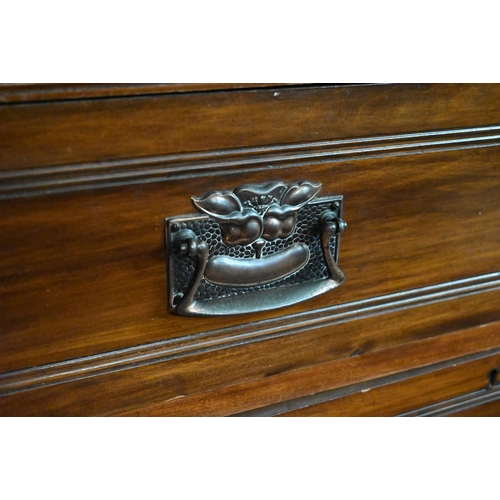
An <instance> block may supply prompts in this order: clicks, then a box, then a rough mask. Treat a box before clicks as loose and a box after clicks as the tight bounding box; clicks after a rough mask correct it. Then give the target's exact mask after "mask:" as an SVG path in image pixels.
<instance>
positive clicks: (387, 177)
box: [0, 84, 500, 415]
mask: <svg viewBox="0 0 500 500" xmlns="http://www.w3.org/2000/svg"><path fill="white" fill-rule="evenodd" d="M2 92H3V93H2ZM2 96H3V97H5V96H7V101H9V99H10V103H6V102H7V101H4V104H0V141H1V142H0V143H1V145H2V147H0V213H1V214H2V217H0V340H1V342H2V356H1V357H0V414H1V415H279V414H283V413H286V412H288V411H289V410H290V409H291V408H300V411H304V412H306V413H307V412H312V413H311V414H314V412H317V414H330V413H329V412H330V411H332V412H335V411H337V410H338V409H339V408H340V409H342V411H344V412H347V413H349V412H351V411H352V414H396V413H401V412H403V413H404V412H406V413H408V412H411V411H413V412H414V413H415V412H417V413H418V412H419V411H420V412H421V413H422V412H423V413H425V412H428V413H432V411H433V410H432V409H433V408H434V406H433V403H434V402H436V401H439V402H440V403H439V404H442V405H444V406H445V407H446V405H452V402H453V401H457V397H458V398H465V400H467V401H468V399H470V400H471V401H473V403H474V404H476V403H477V404H479V403H480V397H479V396H478V394H482V393H481V391H483V392H484V391H486V389H481V387H482V386H481V384H483V383H484V380H483V379H484V377H483V375H484V374H483V371H484V369H485V367H486V365H488V366H490V365H491V366H493V365H494V364H495V363H497V357H498V355H499V352H500V327H499V325H500V311H499V310H498V307H497V304H498V302H499V300H500V268H499V265H498V263H499V257H500V245H499V244H500V232H499V231H498V223H497V221H498V220H500V198H499V197H498V192H499V188H500V176H499V175H498V167H499V163H500V111H499V108H498V106H496V102H497V101H498V97H500V85H470V84H467V85H461V84H460V85H392V84H391V85H364V86H356V85H350V86H290V87H286V86H283V87H281V88H271V87H267V84H266V85H265V86H264V87H263V88H260V89H257V88H256V89H252V90H248V89H241V88H235V87H234V86H233V87H231V88H225V87H224V85H223V86H220V87H216V86H210V85H208V86H207V87H197V86H196V85H194V86H191V87H190V86H187V87H186V86H177V85H175V84H174V85H172V86H170V87H168V86H163V87H162V86H155V85H154V84H153V85H148V84H145V85H135V86H134V85H130V86H116V85H109V86H106V85H104V86H100V87H99V86H87V85H86V86H82V87H71V86H69V87H68V86H59V87H57V86H51V85H49V86H47V87H45V86H43V85H41V86H38V87H36V86H35V87H29V86H28V87H23V86H22V85H21V86H18V87H16V86H15V85H14V86H11V87H9V86H4V87H3V88H2V87H0V98H3V97H2ZM96 97H99V98H96ZM61 99H62V100H61ZM0 100H1V99H0ZM16 100H17V102H14V101H16ZM270 179H283V180H284V181H289V182H290V181H297V180H301V179H309V180H311V181H313V182H322V183H323V190H322V194H323V195H330V194H332V195H333V194H342V195H344V200H345V213H344V217H345V219H346V220H347V222H348V223H349V227H348V229H347V231H346V232H345V233H344V234H343V235H342V237H341V250H340V266H341V267H342V269H343V271H344V272H345V273H346V275H347V282H346V283H345V284H344V285H342V286H341V287H340V288H338V289H336V290H334V291H332V292H331V293H327V294H325V295H323V296H320V297H316V298H315V299H314V300H311V301H308V302H304V303H302V304H297V305H295V306H291V307H287V308H284V309H282V310H275V311H268V312H256V313H253V314H248V315H243V316H227V317H224V318H186V317H179V316H177V315H175V314H172V313H169V312H168V311H167V309H166V291H165V286H166V282H165V255H164V241H163V240H164V234H163V221H164V218H165V217H169V216H175V215H181V214H184V213H190V212H193V211H194V209H193V207H192V205H191V202H190V197H191V196H193V195H196V196H200V195H202V194H203V193H205V192H206V191H208V190H211V189H232V188H234V187H236V186H238V185H239V184H242V183H248V182H266V181H268V180H270ZM493 361H494V363H493ZM482 363H484V366H483V364H482ZM488 363H490V364H488ZM492 363H493V364H492ZM454 365H457V366H456V367H454ZM466 367H472V369H471V370H470V371H469V370H468V368H466ZM474 367H475V368H474ZM476 368H477V369H476ZM490 368H491V367H490ZM490 368H488V369H490ZM481 374H482V375H481ZM453 376H456V377H458V379H457V380H458V381H457V384H456V386H453V384H450V383H449V382H450V381H451V379H452V378H453ZM359 384H361V385H362V387H363V388H364V389H367V388H368V389H370V390H369V391H368V392H364V393H360V392H359V390H358V389H359V388H360V386H359ZM377 394H382V396H381V397H380V398H378V399H377V398H376V397H375V396H376V395H377ZM409 394H414V395H415V397H414V398H413V399H412V398H409V397H408V395H409ZM492 394H493V393H491V392H490V393H488V395H492ZM340 396H341V397H340ZM324 397H327V399H326V400H325V399H323V400H322V399H321V398H324ZM488 397H489V396H488ZM318 398H319V399H318ZM328 398H330V399H328ZM367 398H368V399H367ZM370 398H374V399H372V400H370ZM320 400H321V403H318V401H320ZM370 401H372V402H370ZM481 401H482V400H481ZM485 401H486V400H485ZM372 403H373V404H372ZM493 403H494V401H488V402H487V403H485V404H482V405H481V407H482V408H483V409H482V410H479V409H476V410H474V411H477V412H479V411H483V412H486V411H490V412H495V411H496V410H495V406H494V404H493ZM467 404H468V403H467ZM471 404H472V403H471ZM287 405H288V406H287ZM297 405H298V406H297ZM301 405H302V406H301ZM324 405H326V406H324ZM332 405H333V406H332ZM335 405H338V406H335ZM334 406H335V408H337V410H333V409H332V408H333V407H334ZM306 408H309V409H307V410H306ZM488 409H489V410H488ZM297 411H299V410H297ZM339 411H340V410H339ZM460 411H465V410H464V407H463V408H462V410H460ZM467 411H472V410H467ZM341 413H342V412H341ZM415 414H416V413H415Z"/></svg>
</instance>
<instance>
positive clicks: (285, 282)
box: [165, 181, 347, 316]
mask: <svg viewBox="0 0 500 500" xmlns="http://www.w3.org/2000/svg"><path fill="white" fill-rule="evenodd" d="M320 189H321V184H320V183H313V182H310V181H302V182H297V183H291V184H286V183H284V182H281V181H272V182H267V183H263V184H245V185H242V186H239V187H237V188H236V189H235V190H234V191H210V192H208V193H206V194H205V195H204V196H202V197H200V198H196V197H193V198H192V202H193V205H194V206H195V207H196V208H197V209H198V211H199V212H201V213H199V214H190V215H183V216H178V217H170V218H168V219H166V220H165V241H166V258H167V281H168V305H169V309H170V310H176V311H177V312H178V313H179V314H182V315H186V316H218V315H228V314H241V313H248V312H255V311H263V310H269V309H276V308H279V307H283V306H286V305H291V304H295V303H297V302H301V301H303V300H306V299H309V298H312V297H314V296H316V295H319V294H322V293H325V292H327V291H328V290H331V289H333V288H336V287H337V286H339V285H341V284H342V283H344V281H345V275H344V273H343V272H342V270H341V269H340V268H339V266H338V264H337V262H338V253H339V239H340V234H341V233H342V232H343V231H344V230H345V229H346V227H347V224H346V223H345V222H344V221H343V220H342V211H343V197H342V196H340V195H336V196H330V197H325V198H317V194H318V193H319V191H320Z"/></svg>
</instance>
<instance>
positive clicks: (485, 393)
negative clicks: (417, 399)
mask: <svg viewBox="0 0 500 500" xmlns="http://www.w3.org/2000/svg"><path fill="white" fill-rule="evenodd" d="M499 399H500V387H498V386H494V387H491V388H486V389H482V390H479V391H474V392H470V393H468V394H464V395H463V396H458V397H456V398H451V399H446V400H445V401H440V402H439V403H435V404H433V405H429V406H425V407H423V408H419V409H418V410H412V411H409V412H406V413H401V414H400V415H398V417H446V416H448V415H453V414H454V413H458V412H459V411H463V410H469V409H471V408H475V407H477V406H480V405H483V404H486V403H492V402H493V401H497V400H499Z"/></svg>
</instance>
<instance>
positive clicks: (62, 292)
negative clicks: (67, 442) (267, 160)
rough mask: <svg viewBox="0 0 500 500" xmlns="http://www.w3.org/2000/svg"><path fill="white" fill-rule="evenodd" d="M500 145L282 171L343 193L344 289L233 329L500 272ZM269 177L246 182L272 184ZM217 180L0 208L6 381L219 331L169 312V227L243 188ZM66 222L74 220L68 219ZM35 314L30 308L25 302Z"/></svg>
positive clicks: (215, 324) (229, 321)
mask: <svg viewBox="0 0 500 500" xmlns="http://www.w3.org/2000/svg"><path fill="white" fill-rule="evenodd" d="M492 152H493V149H492V148H485V149H477V150H465V151H453V152H448V153H446V154H444V153H434V154H428V155H425V156H417V155H415V156H407V157H402V158H399V159H398V161H397V162H394V161H393V159H391V158H385V159H365V160H362V161H359V162H356V163H345V164H344V163H336V164H334V165H333V166H332V165H330V164H321V165H317V166H316V167H315V168H308V169H307V170H303V171H301V170H298V171H295V172H288V171H283V172H282V173H283V174H284V175H283V176H282V178H283V179H284V180H297V179H300V178H309V179H310V180H312V181H319V182H321V181H323V183H324V187H323V193H325V194H337V193H338V194H343V195H344V197H345V219H346V221H347V222H348V224H349V228H348V230H347V231H346V232H345V233H344V234H343V235H342V238H341V250H340V265H341V267H342V269H343V271H344V272H345V274H346V276H347V282H346V283H345V284H344V285H343V286H342V287H340V288H339V289H337V290H335V291H334V292H332V293H329V294H326V295H323V296H321V297H317V298H316V299H315V300H314V303H312V302H306V303H304V304H301V305H297V306H292V307H290V308H287V309H286V310H284V311H281V310H278V311H271V312H266V313H255V314H250V315H246V316H244V317H243V316H229V317H227V318H225V320H224V325H225V326H226V327H228V328H230V327H235V326H237V325H240V324H242V323H244V324H248V323H252V322H255V321H262V320H265V319H267V318H276V317H279V316H281V315H283V314H295V313H299V312H302V311H306V310H310V309H311V308H314V309H317V308H321V307H327V306H331V305H334V304H341V303H343V302H350V301H355V300H360V299H364V298H368V297H372V296H375V295H384V294H387V293H391V292H397V291H402V290H408V289H412V288H416V287H420V286H426V285H433V284H437V283H440V282H446V281H448V280H455V279H462V278H467V277H471V276H475V275H481V274H487V273H490V272H496V271H498V270H499V269H498V262H499V252H500V250H499V249H500V245H499V243H500V232H499V231H498V220H500V199H499V198H498V190H499V187H500V186H499V184H500V177H499V176H498V173H497V172H498V154H495V155H493V154H492ZM266 179H268V177H267V176H266V175H265V173H254V174H252V175H250V176H248V178H247V179H245V181H247V182H259V181H260V182H262V181H265V180H266ZM240 182H241V178H239V177H238V176H236V175H234V176H227V178H226V179H225V180H224V182H223V183H220V184H213V185H212V184H209V181H208V180H207V179H193V180H192V183H191V185H190V186H189V193H188V192H186V183H185V182H181V181H172V182H169V183H166V184H165V185H163V184H158V185H151V186H147V187H142V188H133V187H127V188H121V189H114V190H99V191H97V192H85V193H79V194H78V195H76V194H74V195H69V194H67V195H57V196H56V195H54V196H50V197H49V196H47V197H37V198H32V199H29V198H28V199H25V200H9V201H3V202H1V204H0V207H1V211H2V214H3V217H2V219H1V220H0V265H1V270H0V279H1V286H2V287H3V288H2V289H1V290H0V293H1V303H0V304H1V305H0V308H1V311H2V312H1V317H2V321H1V332H2V342H3V350H4V352H5V353H6V354H8V355H6V356H4V357H3V358H2V359H1V360H0V365H1V371H2V372H3V371H9V370H15V369H20V368H23V367H26V366H33V365H37V364H44V363H51V362H57V361H64V360H65V359H70V358H76V357H79V356H87V355H91V354H96V353H101V352H106V351H110V350H114V349H122V348H126V347H129V346H134V345H142V344H145V343H149V342H155V341H160V340H165V339H171V338H177V337H182V336H186V335H191V334H194V333H201V332H207V331H211V330H214V329H217V328H219V327H220V320H218V319H215V318H198V319H195V318H183V317H178V316H176V315H174V314H171V313H168V312H167V311H166V292H165V286H166V285H165V256H164V250H163V246H164V244H163V218H164V217H166V216H172V215H178V214H181V213H183V212H184V213H186V212H191V211H192V208H190V201H189V196H190V195H191V194H194V195H201V194H203V192H205V191H206V190H208V189H210V188H222V189H225V188H229V189H231V188H234V187H235V186H237V185H238V184H239V183H240ZM63 214H64V216H62V215H63ZM20 303H24V304H29V307H26V308H24V307H23V308H20V307H19V304H20Z"/></svg>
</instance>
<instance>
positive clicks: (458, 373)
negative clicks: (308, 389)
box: [281, 354, 500, 417]
mask: <svg viewBox="0 0 500 500" xmlns="http://www.w3.org/2000/svg"><path fill="white" fill-rule="evenodd" d="M499 362H500V354H495V355H493V356H489V357H486V358H483V359H480V360H477V361H471V362H466V363H457V364H456V365H455V366H452V367H449V368H444V369H441V370H436V371H435V372H431V373H429V374H425V375H420V376H416V377H411V378H408V379H407V380H402V381H399V382H396V383H392V384H390V383H389V384H386V385H382V386H380V387H376V386H375V387H373V388H370V387H367V388H364V389H360V390H359V392H356V393H355V394H352V395H349V396H346V397H343V398H338V399H333V400H332V401H327V402H325V403H322V404H318V405H314V406H309V407H304V408H301V409H297V410H292V411H289V412H286V413H283V414H282V415H281V416H287V417H306V416H309V417H319V416H324V417H327V416H358V417H361V416H373V417H380V416H396V415H398V414H399V413H404V412H406V411H409V410H411V409H413V408H415V407H418V406H422V405H425V404H429V403H434V402H437V401H442V400H444V399H447V398H452V397H454V396H457V395H461V394H466V393H468V392H473V391H477V390H479V389H483V388H486V387H488V374H489V372H490V370H491V369H492V368H494V367H495V366H498V364H499ZM374 385H375V381H374Z"/></svg>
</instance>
